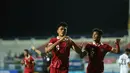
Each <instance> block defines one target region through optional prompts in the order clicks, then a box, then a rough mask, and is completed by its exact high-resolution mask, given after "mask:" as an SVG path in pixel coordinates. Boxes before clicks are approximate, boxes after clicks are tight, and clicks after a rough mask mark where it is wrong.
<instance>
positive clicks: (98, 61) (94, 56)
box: [85, 42, 112, 73]
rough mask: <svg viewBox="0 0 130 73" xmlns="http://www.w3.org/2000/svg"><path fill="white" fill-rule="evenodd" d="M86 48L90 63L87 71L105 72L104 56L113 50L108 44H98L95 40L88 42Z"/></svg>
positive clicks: (90, 72)
mask: <svg viewBox="0 0 130 73" xmlns="http://www.w3.org/2000/svg"><path fill="white" fill-rule="evenodd" d="M85 50H86V51H87V52H88V57H89V63H88V67H87V73H103V71H104V62H103V60H104V56H105V55H106V53H107V52H109V51H111V50H112V47H111V46H109V45H108V44H103V43H101V44H98V45H97V44H96V43H95V42H93V43H90V44H87V45H86V46H85Z"/></svg>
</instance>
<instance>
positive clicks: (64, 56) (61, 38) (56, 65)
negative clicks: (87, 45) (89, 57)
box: [45, 22, 81, 73]
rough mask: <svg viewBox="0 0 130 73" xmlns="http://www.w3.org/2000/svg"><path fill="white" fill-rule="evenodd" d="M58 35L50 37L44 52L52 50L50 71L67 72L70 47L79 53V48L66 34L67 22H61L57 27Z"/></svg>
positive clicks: (51, 72)
mask: <svg viewBox="0 0 130 73" xmlns="http://www.w3.org/2000/svg"><path fill="white" fill-rule="evenodd" d="M57 33H58V36H57V37H56V38H51V39H50V42H49V43H48V46H47V48H45V52H52V55H53V57H52V60H51V65H50V73H68V67H69V55H70V48H72V49H74V50H75V51H76V52H77V53H79V54H81V49H79V47H78V46H77V45H76V44H75V43H74V42H73V41H72V40H71V39H70V37H68V36H67V35H66V33H67V24H66V23H65V22H61V23H60V24H59V25H58V28H57Z"/></svg>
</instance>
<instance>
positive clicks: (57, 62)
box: [49, 37, 71, 69]
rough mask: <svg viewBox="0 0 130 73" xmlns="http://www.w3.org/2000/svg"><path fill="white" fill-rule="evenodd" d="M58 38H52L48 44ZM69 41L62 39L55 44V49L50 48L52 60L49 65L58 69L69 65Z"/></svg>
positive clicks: (66, 67)
mask: <svg viewBox="0 0 130 73" xmlns="http://www.w3.org/2000/svg"><path fill="white" fill-rule="evenodd" d="M58 40H59V38H58V37H57V38H52V39H51V40H50V42H49V44H54V43H55V42H56V41H58ZM70 48H71V44H70V42H65V41H62V42H60V43H59V44H58V45H56V47H55V49H54V50H52V55H53V57H52V60H51V65H50V67H53V68H59V69H63V68H64V69H68V67H69V55H70Z"/></svg>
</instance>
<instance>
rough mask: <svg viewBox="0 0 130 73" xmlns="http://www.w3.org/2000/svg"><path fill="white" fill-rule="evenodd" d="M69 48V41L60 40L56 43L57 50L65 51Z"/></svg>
mask: <svg viewBox="0 0 130 73" xmlns="http://www.w3.org/2000/svg"><path fill="white" fill-rule="evenodd" d="M69 49H70V43H68V42H61V43H59V44H58V45H56V50H57V51H65V50H69Z"/></svg>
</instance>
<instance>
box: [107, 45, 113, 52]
mask: <svg viewBox="0 0 130 73" xmlns="http://www.w3.org/2000/svg"><path fill="white" fill-rule="evenodd" d="M111 50H112V47H111V46H110V45H107V44H106V51H108V52H110V51H111Z"/></svg>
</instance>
